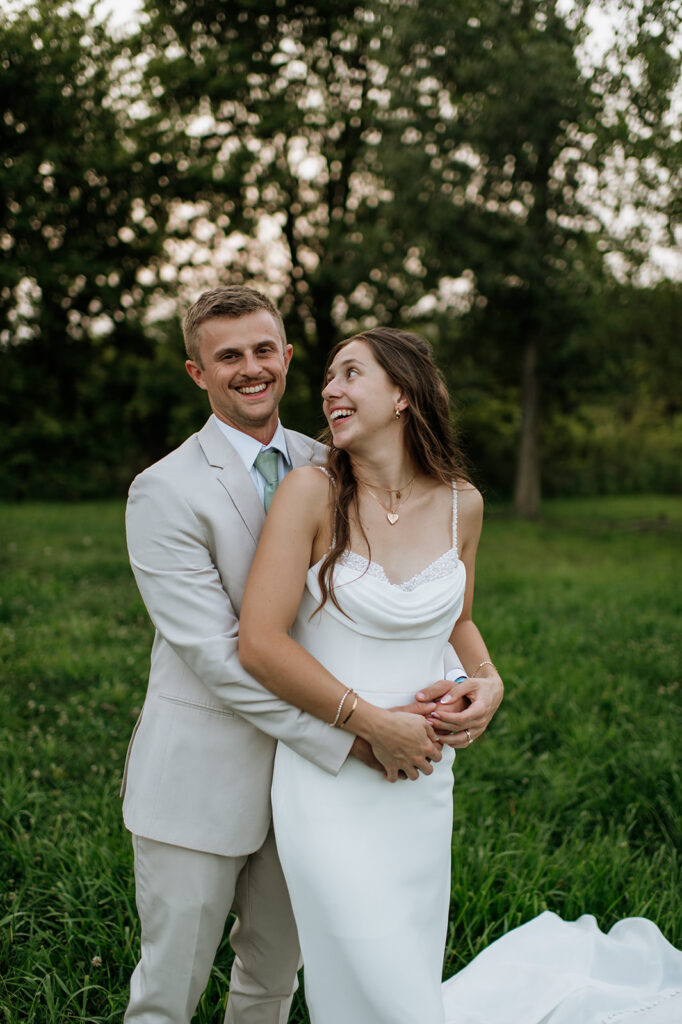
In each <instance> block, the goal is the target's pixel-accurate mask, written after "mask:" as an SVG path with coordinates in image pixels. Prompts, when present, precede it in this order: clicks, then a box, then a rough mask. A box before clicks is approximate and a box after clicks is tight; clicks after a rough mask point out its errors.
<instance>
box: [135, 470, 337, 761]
mask: <svg viewBox="0 0 682 1024" xmlns="http://www.w3.org/2000/svg"><path fill="white" fill-rule="evenodd" d="M126 531H127V537H128V550H129V554H130V562H131V566H132V569H133V573H134V575H135V579H136V582H137V585H138V587H139V590H140V594H141V595H142V600H143V601H144V603H145V606H146V608H147V611H148V613H149V616H150V618H151V620H152V622H153V624H154V626H155V628H156V630H157V631H158V633H159V634H160V635H161V636H162V637H163V638H164V640H166V642H167V643H168V644H169V645H170V646H171V648H172V649H173V650H174V651H175V653H176V654H177V655H178V657H179V658H181V659H182V661H183V662H184V663H185V665H187V667H188V668H189V669H190V670H191V672H192V673H194V675H195V676H197V677H198V678H199V680H200V681H201V682H202V683H203V684H204V686H206V687H207V689H208V690H210V691H211V692H212V694H213V696H214V698H215V699H216V700H217V701H218V702H219V703H220V704H222V705H224V706H226V707H229V708H230V709H231V710H233V711H235V712H237V713H238V714H239V715H241V716H242V717H243V718H245V719H247V720H248V721H249V722H251V723H252V724H253V725H254V726H256V727H257V728H258V729H260V730H261V731H263V732H265V733H268V734H269V735H270V736H272V737H274V738H275V739H278V740H282V742H284V743H286V744H287V745H288V746H290V747H292V749H294V750H295V751H296V752H297V753H299V754H301V756H303V757H305V758H307V759H308V760H310V761H313V762H314V763H315V764H317V765H318V766H319V767H321V768H323V769H325V770H326V771H329V772H332V773H334V774H335V773H336V772H338V770H339V769H340V767H341V765H342V764H343V762H344V761H345V760H346V757H347V756H348V752H349V750H350V748H351V745H352V742H353V737H352V735H349V734H348V733H344V732H343V731H342V730H339V729H330V728H329V726H328V725H327V724H326V723H324V722H321V721H320V720H319V719H317V718H314V717H313V716H312V715H308V714H306V713H305V712H303V711H299V710H298V709H297V708H294V707H292V706H291V705H290V704H287V703H286V702H285V701H283V700H281V699H280V698H278V697H275V696H274V694H272V693H270V692H269V691H268V690H266V689H265V688H264V687H263V686H261V685H260V683H258V682H257V681H256V680H255V679H254V678H253V677H252V676H250V675H249V674H248V672H246V671H245V670H244V669H243V668H242V666H241V663H240V661H239V656H238V630H239V621H238V618H237V615H236V614H235V611H234V608H233V607H232V604H231V602H230V599H229V597H228V595H227V593H226V592H225V589H224V588H223V585H222V581H221V578H220V574H219V572H218V570H217V568H216V566H215V565H214V563H213V560H212V557H211V553H210V551H209V547H208V544H207V540H206V535H205V528H204V525H203V524H202V523H201V522H200V521H199V519H198V517H197V516H196V514H195V513H194V511H193V509H192V508H191V507H190V505H189V503H188V502H187V500H186V498H185V496H184V494H183V493H182V491H181V489H180V488H179V487H177V486H175V485H174V484H173V482H172V481H170V480H169V479H168V478H166V477H164V476H163V475H162V474H160V473H158V472H157V473H149V471H147V473H144V474H142V475H141V476H140V477H138V478H137V479H136V480H135V481H134V482H133V485H132V487H131V489H130V496H129V500H128V506H127V509H126Z"/></svg>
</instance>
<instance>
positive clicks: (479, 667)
mask: <svg viewBox="0 0 682 1024" xmlns="http://www.w3.org/2000/svg"><path fill="white" fill-rule="evenodd" d="M484 665H490V667H491V668H494V669H495V671H496V672H497V668H496V666H495V665H493V663H492V661H482V662H481V664H480V665H479V666H478V668H477V669H476V671H475V672H472V673H471V678H472V679H475V678H476V675H477V674H478V672H480V670H481V669H482V668H483V666H484Z"/></svg>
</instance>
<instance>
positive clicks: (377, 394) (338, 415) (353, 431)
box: [322, 340, 407, 449]
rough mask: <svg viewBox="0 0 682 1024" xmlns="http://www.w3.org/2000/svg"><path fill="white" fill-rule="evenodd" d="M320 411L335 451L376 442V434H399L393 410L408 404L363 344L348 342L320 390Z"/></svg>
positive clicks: (403, 407)
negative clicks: (383, 432) (327, 425)
mask: <svg viewBox="0 0 682 1024" xmlns="http://www.w3.org/2000/svg"><path fill="white" fill-rule="evenodd" d="M322 403H323V404H322V408H323V411H324V414H325V416H326V418H327V422H328V423H329V427H330V429H331V432H332V440H333V442H334V444H335V446H336V447H337V448H346V449H348V448H349V447H352V445H353V442H357V441H360V442H362V441H363V440H366V439H367V438H372V439H376V435H377V432H379V431H386V430H390V431H394V432H396V434H397V435H399V433H400V429H399V428H400V421H399V420H398V419H397V418H396V415H395V412H396V409H400V410H401V411H402V410H403V409H405V408H406V406H407V403H406V401H405V398H404V396H403V393H402V391H401V390H400V388H399V387H398V386H397V384H394V383H393V381H392V380H391V379H390V378H389V376H388V375H387V373H386V372H385V370H383V369H382V367H381V366H379V363H378V362H377V361H376V359H375V358H374V356H373V354H372V350H371V348H370V347H369V345H368V344H367V342H365V341H360V340H358V341H351V342H349V343H348V344H347V345H345V346H344V347H343V348H342V349H341V351H340V352H338V353H337V355H336V357H335V358H334V361H333V363H332V364H331V366H330V367H329V372H328V374H327V383H326V384H325V386H324V388H323V390H322Z"/></svg>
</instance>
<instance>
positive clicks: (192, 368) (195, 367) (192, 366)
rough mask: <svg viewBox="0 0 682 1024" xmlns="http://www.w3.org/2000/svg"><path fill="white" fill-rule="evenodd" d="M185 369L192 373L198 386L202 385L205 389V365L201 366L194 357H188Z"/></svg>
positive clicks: (202, 388)
mask: <svg viewBox="0 0 682 1024" xmlns="http://www.w3.org/2000/svg"><path fill="white" fill-rule="evenodd" d="M185 369H186V370H187V372H188V374H189V375H190V377H191V378H192V380H193V381H194V383H195V384H196V385H197V387H200V388H201V390H202V391H205V390H206V384H205V382H204V370H203V367H201V366H200V365H199V363H195V361H194V360H193V359H187V360H186V362H185Z"/></svg>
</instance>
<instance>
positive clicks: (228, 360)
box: [185, 309, 292, 444]
mask: <svg viewBox="0 0 682 1024" xmlns="http://www.w3.org/2000/svg"><path fill="white" fill-rule="evenodd" d="M199 331H200V338H201V342H200V349H199V350H200V361H199V360H197V361H195V360H193V359H188V360H187V362H186V363H185V366H186V367H187V372H188V373H189V375H190V377H191V378H192V380H193V381H194V382H195V384H197V385H198V386H199V387H200V388H202V389H203V390H204V391H206V392H207V394H208V399H209V402H210V404H211V408H212V410H213V412H214V413H215V414H216V416H217V417H218V419H221V420H223V421H224V422H225V423H229V424H230V426H232V427H236V429H237V430H241V431H243V433H245V434H249V435H250V436H251V437H255V438H257V439H258V440H259V441H261V443H263V444H268V443H269V441H270V440H271V439H272V435H273V434H274V432H275V430H276V429H277V422H278V414H277V407H278V405H279V402H280V399H281V397H282V395H283V394H284V388H285V385H286V376H287V370H288V369H289V363H290V361H291V354H292V348H291V345H283V343H282V337H281V334H280V332H279V329H278V326H277V324H276V323H275V320H274V319H273V317H272V316H271V315H270V313H268V311H267V310H265V309H263V310H257V311H256V312H255V313H248V314H247V315H246V316H242V317H239V318H238V319H233V318H230V317H224V316H221V317H214V318H213V319H211V320H205V321H204V322H203V323H202V324H201V326H200V328H199Z"/></svg>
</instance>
